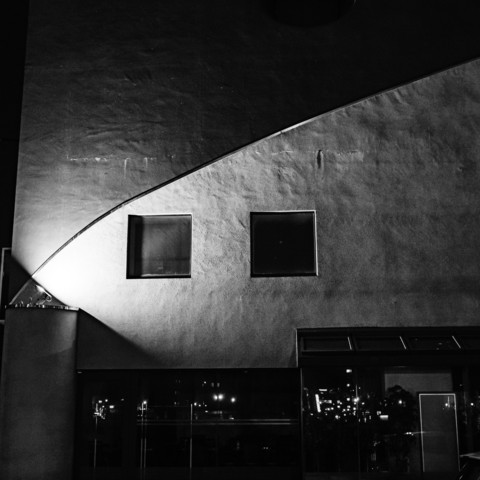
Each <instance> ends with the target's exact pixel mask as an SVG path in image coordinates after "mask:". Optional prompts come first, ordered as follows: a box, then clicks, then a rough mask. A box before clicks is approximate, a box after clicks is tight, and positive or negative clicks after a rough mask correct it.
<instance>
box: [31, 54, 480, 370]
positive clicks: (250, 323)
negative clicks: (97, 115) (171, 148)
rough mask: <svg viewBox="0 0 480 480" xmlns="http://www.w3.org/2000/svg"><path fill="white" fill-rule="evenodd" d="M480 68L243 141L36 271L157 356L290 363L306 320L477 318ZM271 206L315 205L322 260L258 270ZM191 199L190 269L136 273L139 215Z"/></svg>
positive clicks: (442, 321) (95, 361) (189, 363)
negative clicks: (256, 222)
mask: <svg viewBox="0 0 480 480" xmlns="http://www.w3.org/2000/svg"><path fill="white" fill-rule="evenodd" d="M479 73H480V62H479V61H475V62H471V63H468V64H465V65H462V66H459V67H456V68H453V69H451V70H448V71H445V72H443V73H440V74H437V75H434V76H431V77H429V78H426V79H423V80H420V81H417V82H414V83H412V84H409V85H406V86H404V87H400V88H398V89H395V90H392V91H389V92H387V93H383V94H380V95H377V96H374V97H372V98H369V99H367V100H365V101H362V102H359V103H357V104H353V105H351V106H348V107H345V108H342V109H339V110H337V111H334V112H332V113H329V114H325V115H322V116H320V117H317V118H315V119H313V120H310V121H308V122H305V123H303V124H300V125H298V126H296V127H294V128H292V129H289V130H286V131H283V132H281V133H279V134H277V135H274V136H271V137H268V138H266V139H264V140H262V141H259V142H257V143H255V144H252V145H250V146H248V147H246V148H244V149H241V150H239V151H238V152H236V153H234V154H231V155H229V156H227V157H224V158H223V159H221V160H219V161H217V162H214V163H211V164H209V165H207V166H205V167H203V168H201V169H199V170H197V171H195V172H194V173H192V174H189V175H188V176H185V177H183V178H180V179H178V180H177V181H175V182H173V183H170V184H168V185H166V186H164V187H162V188H160V189H157V190H154V191H151V192H150V193H148V194H146V195H144V196H142V197H140V198H137V199H135V200H134V201H132V202H130V203H128V204H125V205H124V206H123V207H122V208H120V209H117V210H115V211H114V212H113V213H111V214H110V215H108V216H107V217H105V218H103V219H102V220H101V221H99V222H97V223H96V224H94V225H92V226H91V227H90V228H89V229H87V230H86V231H85V232H84V233H82V234H81V235H80V236H78V237H77V238H76V239H75V240H74V241H73V242H71V243H70V244H68V245H67V246H66V247H65V248H64V249H63V250H61V251H60V252H59V253H58V254H57V255H56V256H54V257H53V258H52V259H51V260H50V261H49V262H48V263H47V264H46V265H45V266H44V267H43V268H42V269H41V270H39V271H38V272H37V273H36V275H35V280H36V281H38V282H40V284H42V285H43V286H44V287H45V288H47V289H48V290H49V291H51V293H52V294H53V295H55V296H56V297H58V298H59V299H60V300H62V301H64V302H65V303H66V304H69V305H75V306H79V307H80V308H82V309H83V310H85V311H87V312H88V313H89V314H91V315H92V316H94V317H95V318H97V319H98V320H99V321H101V322H102V323H104V324H105V325H106V326H107V327H108V328H111V329H113V330H114V331H116V332H117V333H118V334H119V335H120V337H123V338H125V339H126V340H127V341H129V342H131V344H132V345H134V346H135V347H136V348H138V349H139V350H142V351H144V352H145V355H147V358H149V361H150V360H151V361H152V363H151V365H152V366H161V367H186V368H188V367H205V368H206V367H213V366H215V367H252V366H262V367H285V366H293V365H295V329H296V328H300V327H302V328H308V327H317V328H318V327H341V326H402V325H403V326H413V325H424V326H434V325H435V326H441V325H472V324H475V323H476V322H477V319H478V306H479V293H478V292H479V289H478V286H479V285H480V271H479V265H480V258H479V255H480V254H479V251H478V244H479V235H480V220H479V218H480V216H479V212H478V208H479V207H478V206H479V205H480V198H479V196H480V193H479V191H478V187H477V186H478V176H479V174H480V172H479V169H478V158H479V155H478V154H479V150H480V144H479V139H478V135H477V132H478V129H479V128H480V86H479V84H478V75H479ZM272 210H315V211H316V218H317V243H318V272H319V273H318V275H317V276H313V277H279V278H252V277H251V276H250V224H249V222H250V212H251V211H272ZM179 213H181V214H184V213H187V214H191V215H192V270H191V278H173V279H161V278H160V279H127V278H126V258H127V225H128V216H129V215H161V214H179ZM80 347H81V348H80V357H79V366H80V367H82V365H96V366H97V368H102V367H103V366H104V363H105V362H104V351H103V349H102V348H101V347H100V346H98V348H95V349H93V348H84V346H83V345H80ZM109 358H114V359H115V362H116V363H115V365H112V364H111V363H110V362H108V367H109V368H113V367H116V368H134V367H135V365H134V364H132V363H131V362H129V361H128V360H127V358H126V357H124V356H123V354H122V352H121V351H118V352H117V354H113V353H112V354H111V355H110V356H109ZM105 366H107V364H105Z"/></svg>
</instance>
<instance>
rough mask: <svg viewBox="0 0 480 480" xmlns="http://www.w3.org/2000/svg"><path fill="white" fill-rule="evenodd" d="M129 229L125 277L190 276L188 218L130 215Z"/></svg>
mask: <svg viewBox="0 0 480 480" xmlns="http://www.w3.org/2000/svg"><path fill="white" fill-rule="evenodd" d="M128 229H129V233H128V236H129V244H128V271H127V275H128V277H131V278H138V277H169V276H189V275H190V253H191V241H192V240H191V238H192V217H191V215H158V216H146V217H139V216H133V215H132V216H130V217H129V225H128Z"/></svg>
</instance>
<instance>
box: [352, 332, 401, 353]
mask: <svg viewBox="0 0 480 480" xmlns="http://www.w3.org/2000/svg"><path fill="white" fill-rule="evenodd" d="M354 338H355V344H356V346H357V348H358V350H366V351H390V350H405V347H404V346H403V343H402V340H401V339H400V337H399V336H398V335H397V336H395V337H380V336H379V337H375V336H371V337H363V336H361V337H360V336H359V337H354Z"/></svg>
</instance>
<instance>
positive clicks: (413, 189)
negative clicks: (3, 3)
mask: <svg viewBox="0 0 480 480" xmlns="http://www.w3.org/2000/svg"><path fill="white" fill-rule="evenodd" d="M147 4H148V5H150V4H149V3H148V2H147ZM101 13H102V12H99V15H100V14H101ZM161 13H162V12H161ZM163 13H165V12H163ZM124 14H125V12H124V11H123V10H122V8H120V12H119V13H118V15H124ZM197 14H199V12H197ZM37 15H38V16H35V15H33V17H32V18H33V21H34V22H35V21H36V22H40V21H41V15H40V14H39V13H38V14H37ZM142 18H145V17H144V16H143V17H142ZM34 31H35V30H34ZM37 31H38V30H37ZM109 33H110V34H113V35H120V34H119V33H118V32H117V31H116V30H115V31H113V32H112V31H109ZM104 34H105V35H106V33H105V32H102V33H101V35H104ZM69 41H72V40H69ZM122 42H123V43H122ZM117 44H119V45H121V46H122V48H123V50H122V51H121V53H118V55H120V54H122V55H125V56H126V58H128V54H129V52H130V53H131V50H129V48H130V47H129V45H130V43H129V38H128V35H126V38H123V37H122V36H121V35H120V38H119V39H117ZM167 47H168V45H167ZM92 48H93V47H92ZM149 48H152V49H155V48H157V47H155V46H154V45H153V44H152V45H150V47H149ZM145 51H148V49H147V50H145ZM78 55H80V56H81V54H80V53H79V54H78ZM145 55H147V53H145ZM52 56H54V53H53V52H52ZM58 56H59V57H60V58H57V59H54V60H55V61H54V60H52V62H53V63H55V62H57V61H58V62H59V63H58V65H57V64H55V68H58V71H59V72H60V74H62V68H61V65H62V63H61V62H63V61H68V58H62V52H60V53H59V54H58ZM107 56H108V58H113V57H114V56H115V54H113V53H112V52H111V51H110V52H108V55H107ZM123 61H125V60H123ZM100 64H101V61H100V60H99V65H100ZM99 65H96V66H95V65H94V66H93V67H92V69H91V71H90V74H91V76H92V78H104V77H102V76H101V75H100V74H99V73H98V71H97V70H96V68H99ZM76 67H78V68H73V69H72V68H71V67H70V70H69V72H70V74H71V76H70V78H71V80H72V81H73V82H75V81H76V80H75V79H76V78H77V77H76V76H75V75H78V76H82V75H87V70H86V66H85V65H82V64H81V62H80V63H78V64H76ZM50 68H53V66H50ZM72 71H73V73H74V75H72ZM153 71H155V70H153ZM175 71H176V70H175V68H173V67H172V72H175ZM142 72H143V73H142ZM42 74H44V75H45V78H47V75H46V74H45V72H44V71H40V72H39V70H38V69H35V68H32V69H31V70H28V68H27V77H26V78H27V81H26V85H27V87H26V88H27V90H26V91H27V99H28V98H30V99H31V101H30V102H28V101H27V102H26V105H25V107H24V117H25V123H24V127H23V132H24V133H23V137H22V145H21V147H22V148H21V157H20V164H19V178H18V190H17V209H16V214H15V215H16V223H15V228H14V244H13V248H12V257H13V258H14V259H15V261H16V262H17V263H18V272H17V277H18V278H22V275H23V277H25V282H24V283H23V286H21V288H19V290H18V292H17V293H16V295H15V296H14V298H13V300H12V302H11V306H10V308H9V309H7V313H6V327H5V343H4V352H3V367H2V393H1V412H0V414H1V424H0V427H1V430H0V435H1V441H2V443H1V457H0V458H1V462H2V463H1V466H2V469H3V470H2V474H3V475H4V477H2V478H6V479H14V478H22V479H30V478H31V479H33V478H36V479H38V478H45V479H47V478H48V479H50V478H52V479H54V478H55V479H56V478H58V479H60V478H62V479H66V478H73V479H87V478H96V479H98V480H100V479H102V480H103V479H105V480H106V479H127V478H128V479H132V478H138V479H157V478H168V479H177V478H178V479H187V478H189V479H192V478H193V479H214V478H225V477H229V478H238V479H240V478H245V477H249V478H258V479H260V478H261V479H265V478H267V479H268V478H272V479H273V478H275V479H300V478H302V479H312V480H313V479H322V480H334V479H335V480H337V479H342V480H343V479H344V480H347V479H348V480H350V479H359V478H361V479H367V478H368V479H370V478H372V479H373V478H389V479H394V478H409V479H412V480H413V479H420V478H432V479H433V478H435V479H443V478H445V480H447V479H453V478H455V475H456V472H457V471H458V468H459V462H460V455H461V454H463V453H467V452H470V451H474V450H478V449H479V441H480V437H479V435H480V430H479V427H478V425H479V408H480V396H479V395H480V378H479V377H480V359H479V356H478V353H479V350H480V329H479V328H478V307H479V303H478V302H479V290H478V287H479V279H480V270H479V268H480V267H479V265H480V262H479V260H480V259H479V255H480V254H479V250H478V239H479V235H480V220H479V215H478V209H479V205H480V193H479V190H478V176H479V169H478V168H477V167H478V152H479V151H480V144H479V142H480V140H479V138H478V135H477V131H478V128H479V126H480V83H479V82H478V78H479V74H480V62H479V61H478V60H473V61H470V62H467V63H463V64H461V65H458V66H456V67H453V68H450V69H447V70H444V71H441V72H440V73H436V74H432V75H429V76H427V77H425V78H422V79H420V80H416V81H414V82H410V83H407V84H405V85H403V86H400V87H396V88H393V89H390V90H388V91H384V92H382V93H379V94H376V95H373V96H370V97H368V98H366V99H364V100H361V101H358V102H354V103H351V104H348V105H346V106H344V107H340V108H337V109H334V110H332V111H330V112H327V113H324V114H321V115H319V116H315V117H313V118H310V119H309V120H306V121H304V122H302V123H298V124H295V125H293V126H291V127H289V128H284V129H282V130H281V131H278V132H277V133H274V134H272V135H269V136H266V137H264V138H262V139H260V140H257V141H254V142H253V143H250V144H248V145H247V146H245V147H242V148H239V149H238V150H236V151H234V152H233V153H229V154H226V155H222V156H220V157H219V158H215V159H213V160H211V161H202V162H200V163H201V164H198V163H197V164H194V163H193V160H192V157H193V156H194V155H193V154H192V150H190V151H189V150H188V148H186V147H185V148H186V150H185V151H184V152H183V153H184V154H185V156H186V157H187V160H188V161H187V160H185V162H186V164H188V168H184V169H183V171H182V172H180V173H179V174H175V172H173V171H170V172H168V171H167V170H168V169H167V167H166V166H165V165H167V164H168V162H169V161H171V160H172V158H171V155H172V153H171V151H174V152H175V155H177V154H181V153H182V152H181V151H180V150H181V149H180V150H178V151H177V150H173V149H172V150H171V151H170V150H169V149H168V148H167V147H168V144H169V143H168V142H174V141H181V140H182V139H181V138H180V137H179V138H176V139H170V138H166V139H164V143H163V144H162V146H161V147H159V146H158V145H156V146H155V148H153V147H152V146H151V145H150V144H148V142H147V140H146V139H148V138H152V139H157V140H156V141H159V140H158V138H162V139H163V138H164V137H163V136H162V130H161V128H162V126H161V125H159V124H156V123H155V122H154V126H153V127H152V129H153V130H148V129H147V130H146V128H147V127H146V126H147V125H149V124H150V120H151V119H150V116H149V115H153V113H152V112H146V113H145V112H141V111H136V110H135V108H133V110H132V111H129V110H128V105H130V104H129V103H128V102H126V101H125V103H122V100H121V99H115V98H113V97H114V95H115V92H118V90H116V89H115V88H113V87H112V89H111V90H109V91H108V92H107V94H105V93H104V97H102V98H105V95H106V96H108V98H109V102H111V105H113V107H110V103H108V102H105V104H101V105H98V106H97V107H96V108H97V110H96V112H97V113H96V114H98V117H96V119H94V121H93V124H94V128H93V127H92V128H93V129H94V131H93V132H91V133H90V134H88V135H87V137H86V138H76V139H75V136H79V135H80V134H81V133H82V132H84V133H85V132H88V128H87V127H86V126H85V123H83V124H82V122H87V121H88V115H87V113H88V112H86V111H85V112H83V113H81V114H78V115H77V116H76V117H75V116H72V115H71V114H70V115H66V114H65V116H64V117H63V118H64V119H65V118H66V119H71V118H76V119H77V120H78V125H77V124H68V125H67V126H65V125H64V124H62V118H48V109H47V108H46V107H45V106H42V108H40V107H39V102H40V100H39V97H38V95H39V92H41V91H42V88H40V87H41V82H39V81H38V78H39V77H41V76H42ZM141 74H142V75H143V74H145V71H141V72H139V71H136V75H140V76H139V77H138V78H139V79H140V80H138V81H139V82H142V81H144V80H142V78H141ZM28 75H31V76H32V78H33V77H35V78H36V79H37V80H36V81H35V82H34V81H33V80H32V81H31V82H30V83H29V82H28V78H29V76H28ZM172 75H173V73H172ZM96 76H97V77H96ZM107 77H108V75H107ZM48 78H51V77H48ZM84 81H85V82H86V84H85V85H90V86H91V84H90V83H89V80H84ZM124 81H126V82H127V83H128V85H129V86H128V89H130V88H133V87H132V85H134V84H135V82H136V81H137V80H136V78H133V77H132V78H127V79H126V80H124ZM149 81H150V80H149ZM147 83H148V82H147ZM107 84H108V82H106V84H105V85H107ZM62 85H63V84H62ZM28 88H31V89H32V91H31V92H29V90H28ZM48 88H53V85H51V84H49V86H48ZM105 88H107V87H105ZM204 88H206V87H204ZM133 90H134V88H133ZM72 91H73V92H74V93H73V97H75V94H76V95H78V92H79V89H75V87H72ZM122 91H123V90H122ZM143 93H144V92H143ZM28 95H31V96H30V97H28ZM129 95H135V92H130V93H129ZM59 96H61V97H62V100H61V102H60V103H62V104H63V105H68V106H69V108H72V105H74V106H75V105H76V106H78V105H80V103H79V99H78V98H73V99H71V98H70V97H69V92H59ZM69 98H70V100H68V99H69ZM32 99H35V101H33V100H32ZM210 100H212V101H213V100H214V98H212V99H210ZM152 101H156V100H155V99H152ZM290 101H292V100H290ZM116 102H120V103H122V105H123V106H122V107H121V108H120V109H119V110H116V114H117V115H118V114H119V113H121V112H123V113H125V112H126V113H128V121H127V126H128V128H127V129H126V131H128V135H127V136H126V137H125V138H124V139H123V140H122V139H121V138H120V136H119V135H115V122H116V120H115V118H117V117H115V118H114V117H109V116H108V115H107V114H106V112H107V113H108V110H109V108H111V109H112V110H115V105H116ZM292 102H293V101H292ZM207 103H208V102H207ZM133 105H135V104H133ZM35 108H37V109H38V110H39V111H41V112H43V117H41V118H37V117H35V116H34V115H33V113H34V112H35ZM210 108H212V109H213V108H214V107H212V106H211V107H210ZM232 108H233V107H232ZM54 111H55V109H53V110H52V114H53V112H54ZM209 111H210V110H209ZM102 115H105V117H102ZM219 115H225V116H226V117H229V118H231V116H229V113H228V110H227V111H221V112H219ZM232 115H233V117H234V118H240V117H235V114H232ZM99 118H105V122H104V123H102V122H100V123H99V120H98V119H99ZM112 118H113V120H112ZM152 118H153V117H152ZM189 120H191V118H190V119H189ZM175 121H177V122H179V123H181V121H182V113H178V115H177V117H175ZM195 125H196V126H195V128H198V129H200V130H199V132H200V133H197V134H198V136H199V137H201V138H202V141H203V144H202V145H203V146H202V148H201V153H202V155H200V156H201V157H202V158H203V160H205V158H204V157H205V156H206V155H207V154H208V138H207V137H206V136H202V133H201V125H200V124H199V122H198V121H196V123H195ZM48 129H51V131H50V132H49V131H47V130H48ZM129 129H131V130H129ZM167 130H168V129H167ZM172 131H174V130H172ZM178 131H181V126H179V130H178ZM207 131H208V129H207ZM112 132H114V133H112ZM29 133H32V135H33V136H29ZM163 134H164V132H163ZM102 135H103V137H102ZM136 135H137V136H138V139H139V140H138V144H135V143H134V138H135V136H136ZM32 138H33V139H34V140H32ZM42 139H45V141H42ZM110 140H111V141H112V144H111V145H109V141H110ZM89 142H90V145H89ZM122 142H124V143H122ZM142 142H143V144H142ZM212 145H213V147H215V148H217V147H218V145H219V140H218V138H216V139H214V140H213V141H212ZM37 147H38V151H35V149H36V148H37ZM107 147H108V148H107ZM147 147H148V148H147ZM190 147H191V145H190ZM213 147H212V150H214V148H213ZM89 148H90V150H88V149H89ZM162 148H163V150H162ZM182 148H183V147H182ZM75 149H76V150H75ZM109 149H110V150H109ZM142 149H143V150H142ZM149 149H150V150H151V151H154V152H157V153H155V154H152V153H149V154H146V153H145V152H147V151H148V150H149ZM160 151H161V152H163V153H162V155H164V158H163V160H162V161H157V160H158V159H157V155H160V154H159V153H158V152H160ZM112 152H113V153H112ZM140 152H143V153H142V154H140ZM53 165H55V166H53ZM170 165H174V163H173V162H172V163H170ZM165 172H166V173H165ZM17 283H18V279H17Z"/></svg>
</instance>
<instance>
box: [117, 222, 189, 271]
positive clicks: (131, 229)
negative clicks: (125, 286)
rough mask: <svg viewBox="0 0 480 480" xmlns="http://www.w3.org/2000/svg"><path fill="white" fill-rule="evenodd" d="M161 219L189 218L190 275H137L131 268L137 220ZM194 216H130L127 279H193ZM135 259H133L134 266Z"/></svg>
mask: <svg viewBox="0 0 480 480" xmlns="http://www.w3.org/2000/svg"><path fill="white" fill-rule="evenodd" d="M154 217H157V218H161V217H184V218H185V217H187V218H189V220H190V222H189V226H188V227H189V228H188V234H189V236H190V238H189V240H190V248H189V251H188V273H179V274H174V273H166V274H143V275H142V274H140V275H135V274H134V273H133V271H135V268H132V267H131V262H132V259H131V256H132V255H133V256H134V255H135V251H134V248H135V233H134V225H135V222H136V221H138V220H136V219H145V218H154ZM192 237H193V216H192V214H191V213H161V214H151V215H138V214H132V215H128V222H127V252H126V253H127V262H126V278H127V279H128V280H147V279H159V278H191V277H192V249H193V238H192ZM134 262H135V259H133V265H134Z"/></svg>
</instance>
